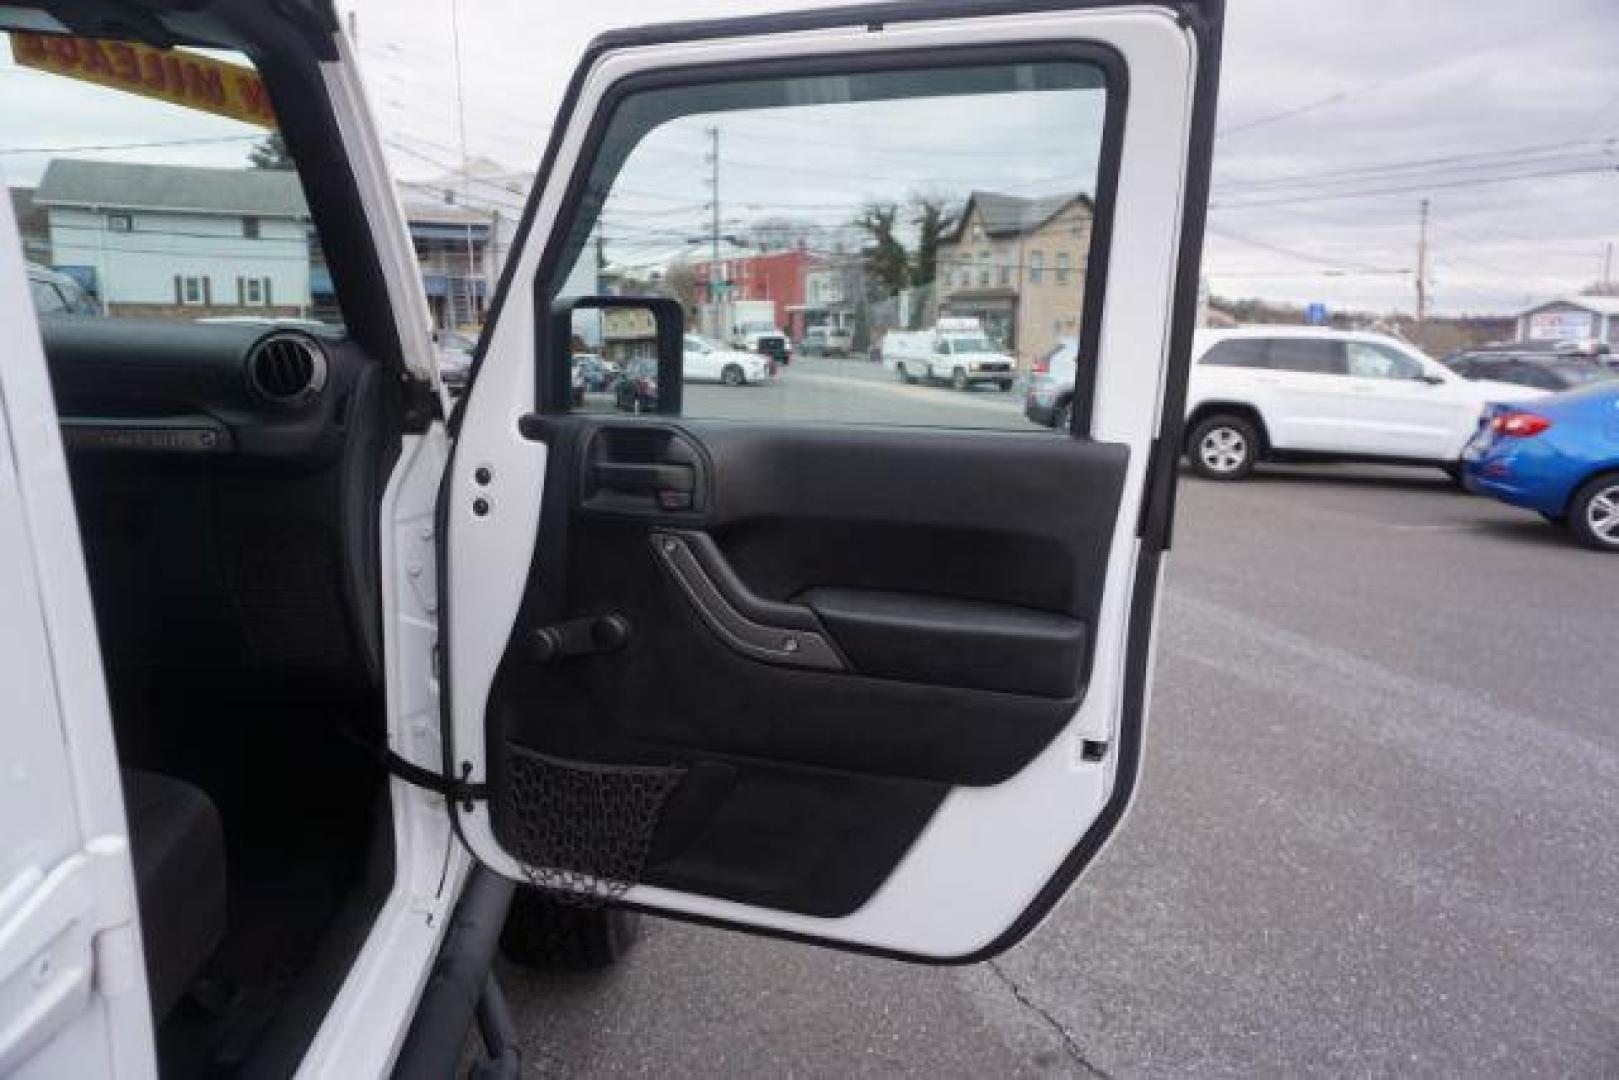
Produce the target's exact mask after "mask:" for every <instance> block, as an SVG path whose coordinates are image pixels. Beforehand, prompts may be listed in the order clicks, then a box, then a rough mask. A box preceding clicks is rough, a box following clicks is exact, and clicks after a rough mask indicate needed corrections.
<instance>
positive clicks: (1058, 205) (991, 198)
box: [951, 191, 1091, 240]
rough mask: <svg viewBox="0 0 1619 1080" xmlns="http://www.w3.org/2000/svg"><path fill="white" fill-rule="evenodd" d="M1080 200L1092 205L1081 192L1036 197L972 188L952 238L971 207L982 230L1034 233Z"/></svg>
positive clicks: (958, 233) (992, 233) (957, 235)
mask: <svg viewBox="0 0 1619 1080" xmlns="http://www.w3.org/2000/svg"><path fill="white" fill-rule="evenodd" d="M1076 201H1077V202H1083V203H1084V204H1085V205H1086V206H1090V205H1091V198H1090V196H1089V195H1086V194H1085V193H1084V192H1082V191H1076V192H1072V193H1067V194H1061V195H1044V196H1041V197H1039V198H1025V197H1023V196H1021V195H1003V194H1001V193H999V192H995V191H975V192H973V193H972V195H971V196H970V197H968V199H967V205H966V206H965V207H963V208H962V212H961V218H960V220H959V221H958V223H957V225H956V231H955V234H954V235H953V236H952V237H951V239H952V240H959V239H960V238H961V230H962V228H964V227H965V226H966V224H967V219H968V218H970V217H971V216H972V213H973V210H974V209H976V210H977V211H978V220H979V221H980V222H982V223H983V226H984V232H985V233H987V234H988V235H990V236H1016V235H1018V234H1020V233H1029V232H1033V231H1034V230H1035V229H1038V228H1039V227H1040V226H1042V225H1044V224H1045V223H1046V222H1048V221H1050V220H1051V219H1052V218H1054V217H1056V216H1057V215H1058V214H1060V213H1062V211H1064V210H1066V209H1067V208H1068V206H1069V205H1070V204H1071V203H1074V202H1076Z"/></svg>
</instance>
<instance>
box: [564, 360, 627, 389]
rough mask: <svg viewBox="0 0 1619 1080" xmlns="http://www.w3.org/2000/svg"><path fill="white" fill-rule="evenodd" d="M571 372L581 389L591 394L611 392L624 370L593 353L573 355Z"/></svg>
mask: <svg viewBox="0 0 1619 1080" xmlns="http://www.w3.org/2000/svg"><path fill="white" fill-rule="evenodd" d="M573 370H574V373H575V375H576V376H577V378H578V379H579V381H580V383H581V384H582V385H583V387H584V388H585V389H586V390H588V391H589V392H590V393H592V394H600V393H603V392H605V391H608V390H611V389H612V388H613V384H614V383H616V382H617V381H618V380H619V379H620V378H621V377H622V376H623V374H624V368H623V367H622V366H620V365H619V364H615V363H614V362H613V361H611V360H605V359H603V358H602V357H600V356H597V355H596V354H595V353H574V354H573Z"/></svg>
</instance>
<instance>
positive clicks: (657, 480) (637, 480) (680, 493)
mask: <svg viewBox="0 0 1619 1080" xmlns="http://www.w3.org/2000/svg"><path fill="white" fill-rule="evenodd" d="M595 480H596V486H597V487H603V488H609V489H611V490H613V491H618V492H623V493H625V494H628V495H645V496H650V497H652V498H653V499H656V500H657V503H658V506H659V507H661V508H662V509H664V510H689V509H691V507H692V493H693V492H694V491H695V490H696V488H697V470H696V469H694V468H692V466H690V465H685V464H680V463H664V462H658V463H651V462H648V463H642V462H617V461H599V462H597V463H596V465H595Z"/></svg>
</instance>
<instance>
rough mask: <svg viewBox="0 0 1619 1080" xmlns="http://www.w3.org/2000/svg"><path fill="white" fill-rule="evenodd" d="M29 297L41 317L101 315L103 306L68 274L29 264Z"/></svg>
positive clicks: (36, 264)
mask: <svg viewBox="0 0 1619 1080" xmlns="http://www.w3.org/2000/svg"><path fill="white" fill-rule="evenodd" d="M28 296H29V299H31V300H33V302H34V310H35V311H37V312H39V313H40V314H41V315H100V314H102V311H101V305H100V304H98V303H97V302H96V299H95V297H93V296H91V295H90V294H89V293H87V292H85V291H84V286H82V285H80V284H79V283H78V282H77V281H75V280H74V279H73V278H71V277H69V276H68V275H67V274H63V273H58V272H57V271H55V270H51V269H49V268H48V267H44V266H40V265H39V264H38V263H29V264H28Z"/></svg>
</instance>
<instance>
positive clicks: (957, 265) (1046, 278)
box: [935, 191, 1095, 367]
mask: <svg viewBox="0 0 1619 1080" xmlns="http://www.w3.org/2000/svg"><path fill="white" fill-rule="evenodd" d="M1094 219H1095V206H1094V204H1093V203H1092V202H1091V198H1090V196H1089V195H1086V194H1084V193H1083V192H1079V193H1073V194H1061V195H1049V196H1043V197H1040V198H1024V197H1021V196H1017V195H1003V194H999V193H996V192H991V191H975V192H973V193H972V195H971V197H970V198H968V200H967V203H966V205H965V206H964V207H963V208H962V212H961V215H960V217H959V218H958V219H957V222H956V227H955V229H954V231H953V232H951V233H950V234H949V235H948V236H946V237H945V238H944V239H943V240H941V241H940V243H939V255H938V265H937V270H936V273H935V282H936V287H937V290H938V296H939V312H940V314H941V315H953V316H973V317H976V318H978V319H979V320H980V321H981V322H982V323H983V325H984V328H985V330H986V332H987V333H988V334H989V336H990V337H991V338H992V339H993V340H995V341H996V342H998V343H999V345H1000V346H1001V347H1002V348H1004V349H1006V350H1007V351H1008V352H1011V353H1013V354H1014V355H1015V356H1017V358H1018V362H1019V365H1020V366H1021V367H1027V366H1028V365H1029V364H1030V363H1032V362H1033V361H1034V360H1037V359H1039V358H1040V357H1041V356H1044V355H1045V354H1046V353H1048V352H1050V351H1051V349H1052V348H1053V347H1054V346H1055V345H1056V344H1057V343H1058V342H1059V341H1061V340H1062V339H1064V338H1070V337H1077V336H1078V334H1079V323H1080V319H1081V317H1082V315H1083V314H1084V297H1085V272H1086V266H1087V259H1088V256H1089V254H1090V246H1091V229H1092V226H1093V223H1094Z"/></svg>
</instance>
